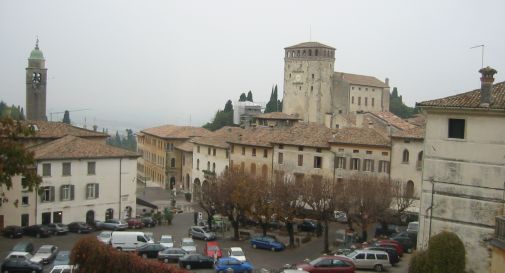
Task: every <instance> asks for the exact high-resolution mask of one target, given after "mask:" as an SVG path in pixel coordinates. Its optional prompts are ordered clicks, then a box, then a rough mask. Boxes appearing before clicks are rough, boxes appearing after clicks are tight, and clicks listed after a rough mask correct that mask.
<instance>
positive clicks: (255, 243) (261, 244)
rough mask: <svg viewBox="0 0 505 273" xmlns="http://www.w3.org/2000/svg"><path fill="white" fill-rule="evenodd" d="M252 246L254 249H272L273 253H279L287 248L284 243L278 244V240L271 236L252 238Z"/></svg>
mask: <svg viewBox="0 0 505 273" xmlns="http://www.w3.org/2000/svg"><path fill="white" fill-rule="evenodd" d="M251 246H252V247H253V248H264V249H270V250H272V251H279V250H283V249H284V248H286V246H285V245H284V244H283V243H281V242H278V241H277V240H275V239H274V238H272V237H269V236H258V237H255V238H252V239H251Z"/></svg>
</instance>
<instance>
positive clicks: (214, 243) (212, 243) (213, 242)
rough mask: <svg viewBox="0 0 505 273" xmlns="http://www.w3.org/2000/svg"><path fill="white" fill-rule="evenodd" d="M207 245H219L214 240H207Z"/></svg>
mask: <svg viewBox="0 0 505 273" xmlns="http://www.w3.org/2000/svg"><path fill="white" fill-rule="evenodd" d="M207 245H208V246H219V243H218V242H216V241H212V242H207Z"/></svg>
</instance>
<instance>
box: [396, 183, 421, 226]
mask: <svg viewBox="0 0 505 273" xmlns="http://www.w3.org/2000/svg"><path fill="white" fill-rule="evenodd" d="M412 186H413V185H412ZM391 194H392V199H393V200H392V205H391V209H392V214H393V215H392V216H393V217H395V218H397V219H399V220H400V221H401V222H403V221H402V219H403V218H404V216H405V215H406V213H407V211H408V209H409V208H411V207H413V205H414V203H415V202H416V199H415V196H416V192H415V190H414V187H411V186H409V185H408V183H406V182H404V181H400V180H396V179H395V180H391Z"/></svg>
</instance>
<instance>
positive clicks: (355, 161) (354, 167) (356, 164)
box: [351, 158, 359, 171]
mask: <svg viewBox="0 0 505 273" xmlns="http://www.w3.org/2000/svg"><path fill="white" fill-rule="evenodd" d="M351 170H354V171H357V170H359V158H351Z"/></svg>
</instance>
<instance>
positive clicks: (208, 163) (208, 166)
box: [207, 161, 210, 172]
mask: <svg viewBox="0 0 505 273" xmlns="http://www.w3.org/2000/svg"><path fill="white" fill-rule="evenodd" d="M207 171H209V172H210V161H207Z"/></svg>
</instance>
